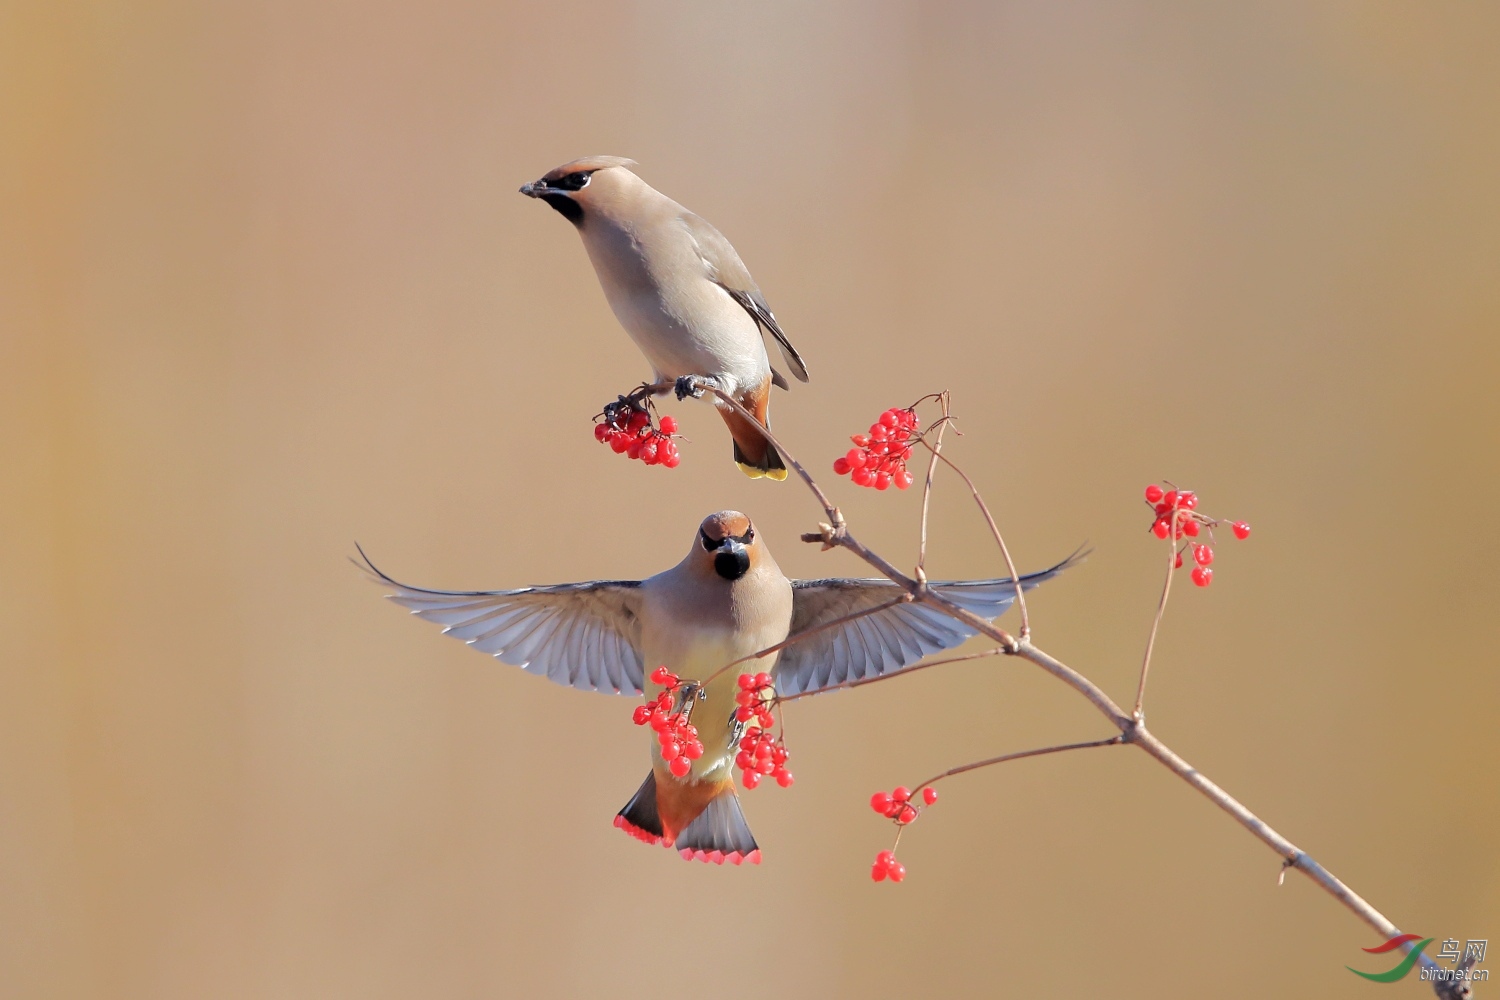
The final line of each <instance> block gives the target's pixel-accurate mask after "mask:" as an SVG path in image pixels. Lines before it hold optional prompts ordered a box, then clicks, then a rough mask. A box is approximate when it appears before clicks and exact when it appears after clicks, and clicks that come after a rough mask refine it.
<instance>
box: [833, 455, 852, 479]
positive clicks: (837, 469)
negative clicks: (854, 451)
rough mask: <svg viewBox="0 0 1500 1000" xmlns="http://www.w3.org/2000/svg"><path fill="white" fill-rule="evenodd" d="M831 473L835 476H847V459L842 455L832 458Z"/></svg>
mask: <svg viewBox="0 0 1500 1000" xmlns="http://www.w3.org/2000/svg"><path fill="white" fill-rule="evenodd" d="M833 474H834V475H836V476H847V475H848V474H849V460H848V459H847V458H844V457H843V456H842V455H841V456H839V457H838V458H835V459H834V460H833Z"/></svg>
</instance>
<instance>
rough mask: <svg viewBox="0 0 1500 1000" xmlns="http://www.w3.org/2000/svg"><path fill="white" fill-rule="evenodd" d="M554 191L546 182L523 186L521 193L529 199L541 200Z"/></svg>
mask: <svg viewBox="0 0 1500 1000" xmlns="http://www.w3.org/2000/svg"><path fill="white" fill-rule="evenodd" d="M552 190H553V189H552V188H550V187H548V186H547V182H546V181H532V182H531V183H530V184H522V185H521V193H522V194H524V195H525V196H526V197H528V198H540V197H541V196H542V195H544V194H550V193H552Z"/></svg>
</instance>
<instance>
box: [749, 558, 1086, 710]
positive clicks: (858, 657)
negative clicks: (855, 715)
mask: <svg viewBox="0 0 1500 1000" xmlns="http://www.w3.org/2000/svg"><path fill="white" fill-rule="evenodd" d="M1084 555H1086V553H1075V554H1074V555H1071V556H1069V557H1068V558H1067V559H1065V560H1064V561H1063V562H1060V563H1058V564H1057V565H1056V566H1053V567H1052V568H1051V569H1047V570H1042V571H1041V572H1040V573H1031V574H1029V575H1027V576H1023V577H1021V586H1022V587H1023V588H1025V589H1026V590H1030V589H1031V588H1033V587H1035V586H1036V585H1037V584H1039V583H1042V582H1043V581H1045V580H1050V579H1051V578H1052V577H1054V576H1056V575H1057V574H1059V573H1061V572H1062V571H1063V570H1065V569H1067V568H1068V567H1070V566H1072V565H1074V564H1075V563H1078V562H1080V561H1082V558H1083V556H1084ZM931 586H932V589H933V590H935V591H937V592H938V593H940V594H942V595H943V596H944V597H946V598H948V599H949V600H951V601H953V602H955V603H956V604H958V605H960V606H962V607H963V608H965V609H967V610H969V611H972V612H974V614H976V615H979V616H980V617H981V618H986V619H991V618H996V617H998V616H999V615H1000V614H1001V613H1002V612H1003V611H1005V609H1006V608H1008V607H1010V606H1011V604H1012V602H1014V601H1015V599H1016V590H1015V585H1014V584H1013V583H1012V582H1011V581H1010V580H1009V579H1008V578H1007V579H1004V580H962V581H950V582H944V583H933V584H931ZM900 594H901V590H900V588H898V587H897V586H896V585H895V584H894V583H892V582H891V581H889V580H794V581H793V582H792V629H791V634H792V635H794V636H795V635H796V634H797V633H798V632H804V631H806V630H808V629H812V628H817V627H818V626H819V625H822V624H824V623H826V622H831V621H834V620H836V619H838V618H842V617H844V616H845V615H851V614H855V613H857V612H860V611H868V610H869V609H871V608H876V607H879V606H880V605H882V604H884V603H886V602H887V601H890V600H892V599H894V598H896V597H899V596H900ZM974 634H975V632H974V630H973V629H972V628H970V627H969V626H968V625H965V624H964V623H963V622H961V621H958V620H957V619H956V618H950V617H948V616H947V615H945V614H943V612H941V611H939V610H938V609H936V608H932V607H928V606H926V605H923V604H916V603H911V604H896V605H893V606H892V607H889V608H886V609H885V610H884V611H877V612H875V613H874V614H869V615H866V616H864V617H863V618H855V619H853V620H852V621H847V622H844V623H843V624H842V625H838V626H836V627H834V628H830V629H827V630H826V631H823V632H819V633H817V634H816V635H812V636H809V637H808V638H806V639H804V640H802V641H801V642H796V643H793V644H792V645H790V646H788V647H786V648H785V649H783V650H782V651H781V656H780V658H779V659H778V660H777V662H776V690H777V692H778V693H780V694H802V693H803V692H806V691H821V690H822V689H824V688H827V687H831V686H833V685H837V684H842V683H844V682H846V681H856V680H862V679H864V678H866V677H877V676H879V675H881V674H888V673H891V672H893V671H897V670H900V669H902V668H903V667H909V666H911V665H912V664H914V663H916V662H917V661H918V660H920V659H922V658H923V657H924V656H928V655H930V654H932V653H936V652H939V651H941V650H944V649H952V648H953V647H954V646H957V645H958V644H959V643H961V642H963V641H964V640H965V639H968V638H969V637H971V636H973V635H974Z"/></svg>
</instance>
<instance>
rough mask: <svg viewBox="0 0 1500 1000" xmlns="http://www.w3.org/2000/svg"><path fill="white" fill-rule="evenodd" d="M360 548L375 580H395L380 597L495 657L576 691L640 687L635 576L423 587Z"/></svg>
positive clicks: (612, 691) (634, 690) (623, 690)
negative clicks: (386, 569) (501, 586)
mask: <svg viewBox="0 0 1500 1000" xmlns="http://www.w3.org/2000/svg"><path fill="white" fill-rule="evenodd" d="M359 554H360V556H361V557H362V558H363V559H364V567H363V568H366V569H368V570H369V572H370V573H371V574H373V576H374V577H375V580H376V582H377V583H382V584H385V585H387V586H390V587H393V588H395V593H393V594H387V595H386V596H387V597H389V598H390V599H391V600H393V601H395V602H396V603H397V604H399V605H401V606H402V607H405V608H410V609H411V613H412V614H414V615H417V616H418V617H421V618H425V619H427V620H428V621H430V622H436V623H438V624H439V625H442V626H443V634H444V635H451V636H453V637H454V638H455V639H462V640H463V641H464V642H467V643H468V644H469V645H471V646H473V647H474V648H475V649H478V650H482V651H483V652H486V653H489V654H490V655H491V656H493V657H495V658H496V659H497V660H500V661H501V662H504V663H510V664H513V665H515V666H518V667H520V668H521V669H522V670H525V671H526V672H527V673H529V674H540V675H542V676H544V677H546V678H548V679H549V680H553V681H556V682H557V683H558V684H567V685H569V686H571V687H575V688H578V689H579V690H581V691H601V692H604V693H606V694H616V693H617V694H640V693H641V691H642V689H643V687H644V674H643V670H642V666H641V663H642V661H641V653H640V636H641V627H640V622H639V621H638V620H637V618H636V612H637V609H638V608H639V606H640V603H639V602H640V591H639V588H640V583H639V582H638V581H635V580H597V581H594V582H591V583H563V584H558V585H556V586H551V587H523V588H521V589H520V590H426V589H424V588H422V587H412V586H409V585H407V584H404V583H401V582H399V581H397V580H393V579H391V578H390V577H388V576H386V575H385V574H384V573H382V572H381V571H380V570H378V569H376V568H375V564H374V563H372V562H370V559H369V557H368V556H366V555H365V553H364V550H363V549H361V550H360V553H359ZM356 565H358V564H356Z"/></svg>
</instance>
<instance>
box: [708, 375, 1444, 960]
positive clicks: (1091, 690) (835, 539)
mask: <svg viewBox="0 0 1500 1000" xmlns="http://www.w3.org/2000/svg"><path fill="white" fill-rule="evenodd" d="M705 388H706V389H707V390H708V391H710V392H713V393H714V394H715V395H716V396H717V397H718V398H719V399H721V400H723V401H724V402H725V403H727V404H728V405H729V406H730V407H731V408H732V409H734V410H736V411H738V412H739V413H740V415H741V416H744V417H746V418H748V419H750V420H752V421H753V420H754V415H753V414H751V413H750V412H749V411H748V410H746V409H745V408H744V407H743V406H740V405H739V403H738V402H737V401H735V400H734V399H732V398H730V397H729V396H728V395H727V394H726V393H724V392H722V391H720V390H718V389H717V388H714V387H712V386H705ZM756 426H757V427H759V426H760V425H759V423H758V422H756ZM761 433H762V434H764V435H765V437H766V439H767V440H768V441H770V442H771V444H772V445H774V446H775V447H776V449H777V451H779V452H780V453H781V455H782V458H783V459H785V460H786V461H787V462H788V463H790V464H791V465H792V467H793V468H795V469H796V470H797V474H798V475H800V476H801V477H802V479H803V481H804V482H805V483H806V484H807V487H808V489H809V490H811V491H812V493H813V495H814V496H815V497H816V498H817V500H818V502H819V504H821V505H822V507H823V509H824V511H825V513H827V515H828V518H829V522H830V523H828V524H823V525H820V530H819V531H818V532H816V533H813V534H806V535H803V536H802V537H803V539H804V540H805V541H813V542H821V543H822V544H823V546H824V547H825V548H835V547H837V548H844V549H848V550H849V551H850V552H852V553H854V554H855V555H856V556H858V557H859V558H860V559H863V560H864V561H865V562H866V563H868V564H869V565H871V566H873V567H874V568H875V569H877V570H879V571H880V572H881V573H883V574H884V575H885V576H886V577H888V578H889V579H890V580H891V581H892V582H894V583H896V584H897V585H899V586H900V587H902V588H903V589H904V590H906V592H907V593H908V594H910V595H911V597H912V599H913V600H917V601H922V602H924V603H926V604H930V605H932V606H933V607H936V608H939V609H941V610H942V611H943V612H944V613H946V614H947V615H949V616H950V617H952V618H955V619H957V620H958V621H961V622H963V623H965V624H967V625H969V626H970V627H972V628H973V629H974V630H975V631H977V632H979V633H980V634H982V635H986V636H989V637H990V638H991V639H993V640H995V642H997V643H999V645H1000V648H1001V650H1002V651H1004V652H1005V653H1007V654H1010V655H1014V656H1019V657H1021V658H1022V659H1024V660H1027V661H1029V662H1031V663H1034V664H1036V665H1037V666H1039V667H1041V668H1042V669H1043V670H1045V671H1047V672H1048V673H1050V674H1051V675H1052V676H1054V677H1056V678H1057V679H1059V680H1061V681H1062V682H1063V683H1064V684H1067V685H1068V686H1069V687H1071V688H1073V689H1074V690H1075V691H1077V692H1078V693H1079V694H1081V695H1083V696H1084V697H1085V698H1086V699H1088V701H1089V702H1090V704H1092V705H1093V706H1094V707H1095V708H1096V709H1097V710H1098V711H1099V712H1100V713H1101V714H1102V715H1104V717H1105V718H1106V719H1108V720H1109V722H1110V724H1111V725H1113V726H1114V727H1115V728H1117V729H1119V730H1120V740H1121V741H1122V742H1125V743H1131V744H1134V745H1136V746H1138V747H1140V748H1141V749H1142V750H1144V751H1145V752H1146V753H1147V754H1148V755H1150V756H1151V757H1152V758H1154V759H1155V760H1156V761H1158V762H1159V763H1161V764H1162V765H1163V766H1165V767H1166V768H1167V769H1168V770H1170V771H1171V772H1172V773H1173V774H1176V775H1177V776H1178V777H1179V778H1181V779H1182V780H1183V781H1185V782H1186V783H1187V784H1188V785H1189V786H1191V787H1192V788H1194V789H1195V790H1197V791H1198V792H1199V794H1201V795H1203V796H1204V797H1205V798H1207V799H1208V800H1209V801H1211V802H1213V803H1214V804H1215V805H1217V806H1218V807H1219V808H1220V809H1223V810H1224V811H1225V812H1227V813H1228V814H1229V815H1230V816H1232V817H1234V819H1235V820H1236V821H1237V822H1238V823H1239V824H1240V825H1241V826H1243V827H1244V828H1245V829H1246V830H1248V831H1249V832H1250V833H1251V834H1252V835H1253V836H1255V837H1256V839H1258V840H1260V841H1261V842H1262V843H1264V844H1266V846H1268V847H1270V848H1271V849H1272V850H1273V851H1275V852H1276V853H1277V854H1278V855H1280V856H1281V858H1282V859H1283V864H1284V866H1286V867H1290V868H1295V869H1297V870H1298V871H1300V872H1302V873H1303V874H1304V875H1306V876H1307V877H1308V878H1310V879H1312V881H1313V882H1314V883H1315V884H1317V885H1318V886H1320V887H1321V888H1322V889H1323V890H1324V891H1325V892H1327V893H1328V894H1329V895H1330V896H1332V897H1333V898H1334V899H1336V900H1338V901H1339V902H1340V903H1341V904H1342V905H1343V906H1344V907H1346V908H1347V909H1348V910H1349V911H1350V912H1351V913H1353V914H1354V915H1355V916H1357V917H1359V918H1360V919H1361V920H1363V921H1364V922H1365V923H1366V924H1368V925H1369V926H1370V927H1371V928H1373V929H1374V930H1375V931H1376V932H1377V933H1379V934H1381V935H1383V936H1385V937H1386V938H1391V937H1395V936H1397V935H1399V934H1400V933H1401V930H1400V928H1399V927H1397V926H1396V925H1395V924H1394V923H1392V922H1391V921H1390V919H1388V918H1387V917H1386V916H1385V915H1384V914H1383V913H1381V912H1380V911H1379V910H1377V909H1375V908H1374V907H1373V906H1371V905H1370V904H1369V903H1368V902H1367V901H1366V900H1365V899H1364V898H1362V897H1361V896H1360V895H1359V894H1358V893H1356V892H1355V891H1354V890H1352V889H1350V888H1349V887H1348V886H1347V885H1345V884H1344V883H1343V882H1342V881H1340V880H1339V879H1338V878H1336V877H1335V876H1334V875H1333V874H1332V873H1331V872H1329V871H1328V870H1327V869H1326V868H1324V867H1323V866H1322V865H1321V864H1319V863H1318V862H1317V861H1316V860H1314V859H1313V858H1312V857H1311V856H1310V855H1309V854H1307V852H1305V851H1303V850H1302V849H1301V848H1299V847H1297V846H1296V845H1295V844H1293V843H1292V842H1291V841H1289V840H1287V839H1286V838H1285V837H1284V836H1282V835H1281V834H1280V833H1279V832H1277V831H1276V830H1275V829H1274V828H1272V827H1271V826H1270V825H1269V824H1268V823H1266V822H1265V821H1264V820H1262V819H1261V818H1260V817H1259V816H1257V815H1255V813H1253V812H1251V811H1250V810H1249V809H1247V808H1246V807H1245V806H1244V805H1242V804H1241V803H1240V802H1239V800H1237V799H1235V798H1234V797H1233V796H1232V795H1230V794H1229V793H1228V792H1226V791H1224V789H1222V788H1220V787H1219V786H1218V785H1216V784H1214V783H1213V782H1212V781H1210V780H1209V779H1208V778H1206V777H1204V776H1203V775H1202V774H1201V773H1200V772H1199V771H1198V770H1197V769H1196V768H1194V767H1192V766H1191V765H1190V764H1188V763H1187V762H1186V761H1185V760H1183V759H1182V758H1181V757H1179V756H1178V755H1177V754H1176V753H1175V752H1173V751H1172V750H1171V749H1170V748H1169V747H1168V746H1167V745H1166V744H1164V743H1162V742H1161V741H1160V740H1159V739H1157V738H1156V736H1155V735H1153V734H1152V733H1150V732H1149V731H1148V730H1147V729H1146V726H1145V723H1144V722H1143V721H1141V720H1139V719H1137V718H1135V717H1133V716H1132V715H1126V714H1125V711H1124V710H1123V709H1122V708H1120V706H1119V705H1117V704H1115V702H1114V700H1113V699H1111V698H1110V697H1109V695H1108V694H1106V693H1105V692H1104V691H1103V690H1102V689H1101V688H1100V687H1099V686H1098V685H1096V684H1095V683H1094V682H1093V681H1091V680H1089V679H1088V678H1087V677H1085V676H1083V675H1082V674H1081V673H1079V672H1078V671H1076V670H1074V669H1073V668H1072V667H1069V666H1068V665H1067V664H1065V663H1063V662H1062V661H1060V660H1058V659H1056V658H1055V657H1053V656H1051V655H1050V654H1048V653H1045V652H1043V651H1042V650H1040V649H1038V648H1037V647H1036V646H1034V645H1033V644H1032V643H1031V640H1030V638H1029V637H1027V636H1023V637H1022V638H1021V639H1020V640H1017V639H1016V638H1014V637H1012V636H1011V635H1010V634H1009V633H1007V632H1006V631H1005V630H1004V629H1001V628H999V627H997V626H995V625H993V624H992V623H990V622H989V621H986V620H985V619H984V618H981V617H980V616H978V615H976V614H974V613H973V612H970V611H968V610H966V609H965V608H963V607H960V606H959V605H957V604H955V603H953V602H952V601H950V600H948V599H946V598H944V597H943V596H942V595H941V594H938V593H936V592H935V591H933V590H931V589H930V588H928V586H927V584H926V581H925V580H916V579H912V578H911V577H908V576H907V575H906V574H904V573H902V572H901V571H900V570H898V569H897V568H896V567H895V566H893V565H892V564H891V563H890V562H889V561H887V560H886V559H885V558H884V557H882V556H880V555H879V554H877V553H875V552H873V551H872V550H870V549H868V548H866V547H865V546H864V545H863V544H862V543H860V542H859V541H858V540H857V539H856V538H855V537H854V536H853V534H851V533H850V531H849V528H848V525H847V524H846V523H845V521H844V519H843V515H842V514H840V513H839V511H838V508H837V507H835V506H833V504H832V502H831V501H830V500H829V499H828V497H827V495H826V494H825V493H824V492H823V490H822V489H821V488H820V487H819V486H818V484H817V483H816V482H815V481H814V480H813V478H812V476H811V475H809V474H808V473H807V471H806V470H805V469H804V468H803V467H802V465H801V464H800V463H798V462H797V461H796V460H795V459H793V458H792V456H791V455H790V453H788V452H787V450H786V448H785V447H784V446H783V445H782V444H781V443H780V442H779V441H777V440H776V438H775V437H773V436H772V435H771V432H770V431H768V430H766V429H765V428H763V427H762V428H761ZM943 461H944V462H945V463H946V464H947V465H948V466H949V468H952V469H953V470H954V471H955V472H956V473H958V474H959V475H960V477H962V478H963V479H964V480H965V481H966V482H968V484H969V488H970V490H971V491H972V492H973V493H974V495H975V498H976V500H980V498H979V495H978V490H977V489H975V488H974V485H973V482H972V481H971V480H969V479H968V477H967V476H964V474H963V472H962V470H960V469H958V468H957V467H956V466H954V464H953V463H952V462H951V461H948V460H947V459H946V458H944V459H943ZM982 509H984V508H982ZM986 514H987V510H986ZM989 520H990V521H991V525H992V527H993V519H989ZM995 534H996V536H997V540H998V536H999V531H998V530H995ZM1174 536H1175V532H1174ZM1001 548H1002V551H1005V549H1004V543H1003V542H1001ZM1174 548H1175V546H1174ZM1005 555H1006V560H1007V565H1008V566H1009V568H1010V574H1011V578H1012V579H1013V580H1015V581H1016V584H1017V588H1018V589H1019V587H1020V577H1019V575H1018V574H1017V573H1016V571H1015V568H1014V565H1013V564H1011V563H1010V556H1009V553H1008V552H1006V553H1005ZM1173 558H1174V561H1175V553H1174V556H1173ZM1111 742H1112V741H1111ZM980 763H981V764H983V763H984V762H980ZM965 766H966V767H967V766H968V765H965ZM898 839H899V833H898ZM1411 945H1412V942H1408V943H1407V944H1405V945H1403V946H1402V947H1403V948H1404V949H1405V950H1406V951H1408V952H1410V951H1411ZM1418 961H1419V962H1420V963H1421V965H1422V966H1423V967H1424V968H1427V969H1437V968H1438V967H1439V966H1438V965H1437V963H1436V962H1435V961H1434V960H1433V959H1431V958H1429V957H1428V956H1427V955H1426V954H1425V953H1423V954H1419V955H1418ZM1439 985H1441V984H1439Z"/></svg>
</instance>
